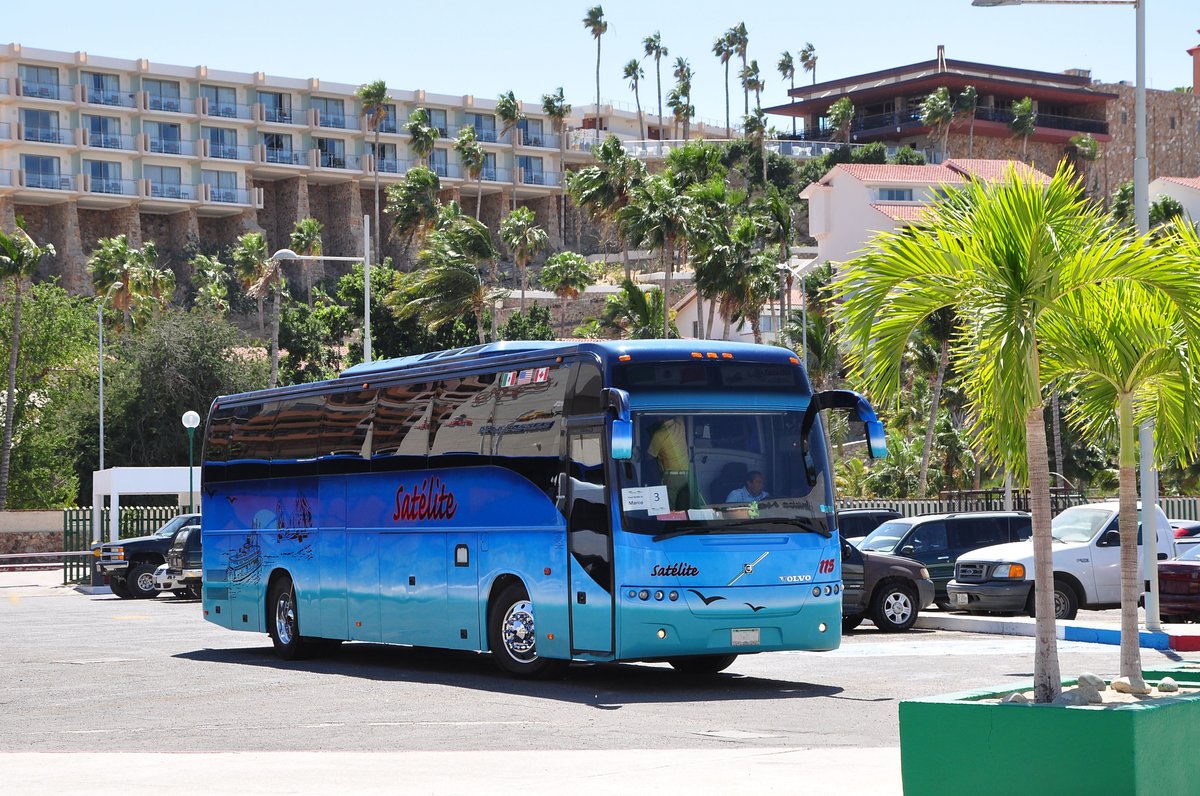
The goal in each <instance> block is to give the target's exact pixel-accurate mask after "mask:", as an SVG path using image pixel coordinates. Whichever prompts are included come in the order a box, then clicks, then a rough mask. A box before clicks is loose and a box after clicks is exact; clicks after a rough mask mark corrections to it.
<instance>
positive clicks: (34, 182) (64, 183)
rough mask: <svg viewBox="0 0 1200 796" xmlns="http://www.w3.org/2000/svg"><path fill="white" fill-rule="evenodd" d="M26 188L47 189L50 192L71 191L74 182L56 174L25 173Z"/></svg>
mask: <svg viewBox="0 0 1200 796" xmlns="http://www.w3.org/2000/svg"><path fill="white" fill-rule="evenodd" d="M25 187H26V188H47V189H49V190H51V191H71V190H74V188H75V182H74V180H72V179H71V178H70V177H68V176H66V175H64V174H58V173H56V172H52V173H49V174H47V173H43V172H37V171H27V172H25Z"/></svg>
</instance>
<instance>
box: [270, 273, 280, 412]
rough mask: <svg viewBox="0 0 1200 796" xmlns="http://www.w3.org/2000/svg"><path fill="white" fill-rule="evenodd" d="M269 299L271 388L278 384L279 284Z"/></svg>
mask: <svg viewBox="0 0 1200 796" xmlns="http://www.w3.org/2000/svg"><path fill="white" fill-rule="evenodd" d="M273 293H274V295H273V297H272V301H271V388H272V389H274V388H275V387H277V386H279V301H280V298H281V296H280V290H279V286H278V285H276V286H275V290H274V291H273Z"/></svg>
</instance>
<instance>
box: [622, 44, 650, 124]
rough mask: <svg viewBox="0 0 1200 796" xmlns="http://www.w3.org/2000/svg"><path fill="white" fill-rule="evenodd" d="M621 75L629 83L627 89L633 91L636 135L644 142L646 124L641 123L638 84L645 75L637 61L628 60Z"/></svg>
mask: <svg viewBox="0 0 1200 796" xmlns="http://www.w3.org/2000/svg"><path fill="white" fill-rule="evenodd" d="M623 74H624V77H625V79H626V80H628V81H629V88H630V90H632V91H633V102H634V104H635V105H637V115H638V135H639V136H641V139H642V140H643V141H645V140H646V124H645V122H643V121H642V98H641V96H640V95H639V94H638V84H639V83H640V82H641V79H642V78H643V77H644V76H645V73H644V72H642V65H641V64H640V63H638V59H636V58H630V59H629V62H628V63H626V64H625V71H624V73H623Z"/></svg>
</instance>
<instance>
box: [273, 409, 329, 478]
mask: <svg viewBox="0 0 1200 796" xmlns="http://www.w3.org/2000/svg"><path fill="white" fill-rule="evenodd" d="M324 407H325V400H324V398H323V397H322V396H319V395H316V396H307V397H304V398H293V399H289V400H286V401H283V402H281V404H280V408H279V413H278V414H277V415H276V418H275V427H274V431H273V434H272V453H271V467H272V471H271V472H272V474H273V475H276V476H281V475H315V474H316V460H317V457H319V456H320V441H321V436H320V434H321V416H322V412H323V410H324Z"/></svg>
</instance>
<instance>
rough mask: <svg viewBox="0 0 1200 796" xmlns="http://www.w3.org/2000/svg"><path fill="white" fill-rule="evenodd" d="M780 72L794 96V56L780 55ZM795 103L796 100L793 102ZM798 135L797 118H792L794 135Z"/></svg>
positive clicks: (777, 66) (784, 53) (788, 53)
mask: <svg viewBox="0 0 1200 796" xmlns="http://www.w3.org/2000/svg"><path fill="white" fill-rule="evenodd" d="M775 68H776V69H778V70H779V76H780V77H782V78H783V79H784V80H786V81H787V82H788V96H789V97H790V96H792V92H793V91H795V90H796V59H794V58H792V54H791V53H790V52H788V51H787V50H784V51H783V52H782V53H780V55H779V63H777V64H776V65H775ZM793 101H794V100H793ZM795 134H796V117H795V116H793V117H792V135H795Z"/></svg>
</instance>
